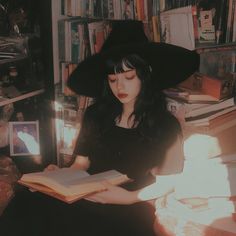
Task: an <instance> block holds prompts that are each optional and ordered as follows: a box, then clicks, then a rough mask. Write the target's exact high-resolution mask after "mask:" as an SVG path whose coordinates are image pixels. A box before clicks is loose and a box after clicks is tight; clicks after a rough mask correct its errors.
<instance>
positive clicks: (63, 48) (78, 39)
mask: <svg viewBox="0 0 236 236" xmlns="http://www.w3.org/2000/svg"><path fill="white" fill-rule="evenodd" d="M110 27H111V26H110V22H109V21H105V20H100V21H93V22H85V21H83V20H81V19H79V18H76V19H75V18H70V19H65V20H61V21H59V22H58V31H59V34H60V35H59V45H58V47H59V48H58V49H59V59H60V60H61V61H68V62H73V63H78V62H80V61H82V60H84V59H85V58H86V57H87V56H89V55H91V54H94V53H97V52H99V50H100V49H101V47H102V45H103V43H104V41H105V39H106V37H107V35H108V31H109V30H110Z"/></svg>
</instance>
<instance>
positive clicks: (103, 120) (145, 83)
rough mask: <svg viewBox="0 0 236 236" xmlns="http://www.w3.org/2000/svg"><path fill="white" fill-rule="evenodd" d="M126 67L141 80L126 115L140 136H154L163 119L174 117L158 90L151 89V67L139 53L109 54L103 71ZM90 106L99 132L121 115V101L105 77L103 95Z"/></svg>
mask: <svg viewBox="0 0 236 236" xmlns="http://www.w3.org/2000/svg"><path fill="white" fill-rule="evenodd" d="M125 68H126V69H125ZM127 68H128V69H131V70H132V69H135V70H136V73H137V76H138V78H139V79H140V81H141V90H140V93H139V95H138V97H137V99H136V102H135V105H134V111H133V113H132V114H131V115H130V117H131V116H132V115H133V116H134V123H133V127H132V128H135V127H136V128H137V129H138V130H139V131H140V133H141V134H142V135H143V136H146V137H148V138H152V137H156V136H157V132H158V133H159V134H161V133H162V127H165V123H166V122H168V120H169V119H174V118H173V117H172V115H171V114H170V113H169V112H168V111H167V105H166V99H165V96H164V94H163V93H162V91H161V90H154V89H153V86H152V85H153V84H152V79H153V78H151V73H152V68H151V67H150V66H149V64H148V63H147V62H146V61H145V60H143V59H142V58H141V57H140V56H139V55H137V54H130V55H126V56H123V57H122V58H109V60H107V61H106V71H107V75H108V74H116V73H122V72H125V71H126V70H127ZM93 107H95V113H96V114H95V113H94V114H95V117H96V120H97V122H98V126H99V127H100V128H99V129H100V131H99V133H103V132H106V131H107V130H108V129H109V128H110V127H111V126H113V125H115V120H117V119H120V118H121V115H122V111H123V109H122V103H120V101H119V100H118V99H117V98H116V97H115V96H114V95H113V93H112V91H111V89H110V86H109V83H108V79H104V90H103V95H102V97H101V98H99V99H98V100H97V101H96V102H95V103H94V105H93ZM171 117H172V118H171ZM156 127H159V128H158V129H157V128H156ZM158 136H159V135H158Z"/></svg>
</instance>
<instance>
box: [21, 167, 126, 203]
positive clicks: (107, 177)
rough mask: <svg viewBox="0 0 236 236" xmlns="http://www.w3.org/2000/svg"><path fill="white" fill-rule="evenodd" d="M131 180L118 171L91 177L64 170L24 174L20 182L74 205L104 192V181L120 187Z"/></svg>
mask: <svg viewBox="0 0 236 236" xmlns="http://www.w3.org/2000/svg"><path fill="white" fill-rule="evenodd" d="M129 180H130V179H129V178H128V177H127V176H126V175H123V174H121V173H120V172H118V171H116V170H109V171H105V172H101V173H98V174H94V175H89V174H88V173H87V172H86V171H82V170H76V169H72V168H62V169H57V170H55V171H43V172H35V173H28V174H24V175H23V176H22V177H21V179H20V180H19V181H18V182H19V183H20V184H22V185H24V186H27V187H29V188H32V189H34V190H37V191H39V192H42V193H45V194H48V195H50V196H54V197H56V198H58V199H60V200H62V201H65V202H67V203H72V202H74V201H77V200H79V199H81V198H83V197H85V196H86V195H88V194H91V193H95V192H98V191H104V190H105V187H104V185H103V184H102V182H103V181H108V182H109V183H110V184H113V185H119V184H122V183H125V182H127V181H129Z"/></svg>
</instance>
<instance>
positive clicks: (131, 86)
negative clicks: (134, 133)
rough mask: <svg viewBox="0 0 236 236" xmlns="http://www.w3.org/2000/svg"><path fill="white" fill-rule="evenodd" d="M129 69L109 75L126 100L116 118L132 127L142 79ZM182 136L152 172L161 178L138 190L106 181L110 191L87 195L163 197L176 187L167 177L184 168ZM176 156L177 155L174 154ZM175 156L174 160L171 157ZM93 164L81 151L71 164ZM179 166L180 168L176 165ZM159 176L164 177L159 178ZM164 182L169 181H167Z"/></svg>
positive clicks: (123, 200)
mask: <svg viewBox="0 0 236 236" xmlns="http://www.w3.org/2000/svg"><path fill="white" fill-rule="evenodd" d="M124 70H125V72H123V73H117V74H111V75H108V82H109V86H110V88H111V91H112V93H113V94H114V96H115V97H116V98H117V99H118V100H119V101H120V102H121V103H122V105H123V112H122V115H121V119H120V120H117V121H116V125H117V126H120V127H123V128H131V127H132V125H133V119H132V117H131V119H128V118H129V116H130V115H131V114H132V112H133V110H134V104H135V101H136V98H137V96H138V94H139V92H140V90H141V81H140V79H139V78H138V76H137V74H136V71H135V70H130V69H128V68H126V67H125V66H124ZM181 147H182V145H181V139H178V140H177V141H176V143H175V144H174V145H173V146H172V147H171V148H170V149H169V150H168V153H167V156H166V158H165V162H164V163H163V165H162V166H161V167H156V168H153V169H152V170H150V172H151V173H152V174H153V175H155V176H159V177H157V182H156V183H154V184H152V185H149V186H147V187H144V188H142V189H140V190H136V191H128V190H126V189H124V188H122V187H119V186H113V185H111V184H109V183H108V182H104V183H103V184H104V186H105V187H106V189H107V190H106V191H103V192H99V193H96V194H92V195H90V196H88V197H87V198H86V199H87V200H89V201H93V202H98V203H102V204H121V205H129V204H133V203H136V202H140V201H148V200H152V199H156V198H161V197H163V196H165V195H167V194H169V193H170V192H173V191H174V181H165V179H170V178H173V179H174V178H175V177H176V174H178V173H180V172H181V171H182V168H183V153H182V149H181ZM173 155H174V156H175V158H171V157H173ZM170 159H171V161H170ZM89 166H90V161H89V157H85V156H80V155H78V156H77V157H76V159H75V162H74V163H73V164H72V166H71V168H76V169H79V170H87V169H88V168H89ZM176 166H177V168H176ZM55 168H58V167H56V166H55V165H49V166H48V167H47V168H46V170H52V169H55ZM158 178H159V179H161V181H158ZM163 182H168V183H166V184H163Z"/></svg>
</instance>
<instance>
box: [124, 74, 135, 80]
mask: <svg viewBox="0 0 236 236" xmlns="http://www.w3.org/2000/svg"><path fill="white" fill-rule="evenodd" d="M135 76H136V75H133V76H126V77H125V78H126V79H127V80H132V79H134V78H135Z"/></svg>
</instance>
